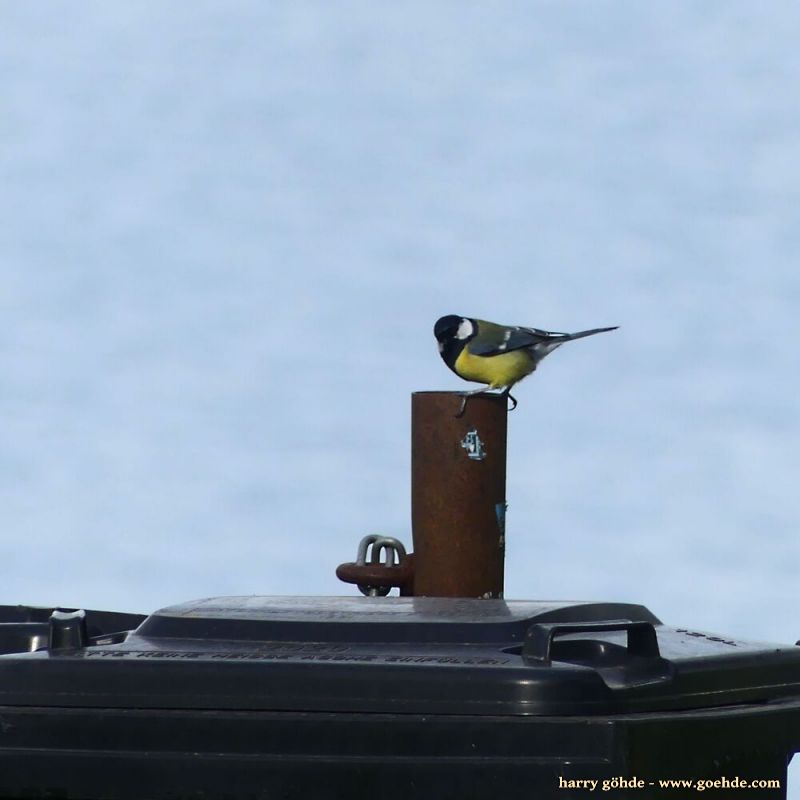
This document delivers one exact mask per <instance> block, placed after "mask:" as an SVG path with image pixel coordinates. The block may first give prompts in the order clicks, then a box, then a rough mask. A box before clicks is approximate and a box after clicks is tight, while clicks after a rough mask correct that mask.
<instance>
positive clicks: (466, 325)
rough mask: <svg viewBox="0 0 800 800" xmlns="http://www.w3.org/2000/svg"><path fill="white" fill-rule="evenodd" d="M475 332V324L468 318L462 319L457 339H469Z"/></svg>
mask: <svg viewBox="0 0 800 800" xmlns="http://www.w3.org/2000/svg"><path fill="white" fill-rule="evenodd" d="M473 333H475V326H474V325H473V324H472V322H471V321H470V320H468V319H462V320H461V324H460V325H459V326H458V330H457V331H456V339H469V337H470V336H472V334H473Z"/></svg>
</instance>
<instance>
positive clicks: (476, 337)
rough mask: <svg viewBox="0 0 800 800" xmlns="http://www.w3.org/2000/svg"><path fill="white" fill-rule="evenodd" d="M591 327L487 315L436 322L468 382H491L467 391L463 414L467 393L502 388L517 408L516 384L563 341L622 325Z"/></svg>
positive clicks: (449, 357) (446, 354)
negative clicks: (546, 327) (563, 328)
mask: <svg viewBox="0 0 800 800" xmlns="http://www.w3.org/2000/svg"><path fill="white" fill-rule="evenodd" d="M618 327H619V326H618V325H615V326H614V327H612V328H592V329H591V330H588V331H579V332H578V333H552V332H550V331H542V330H539V329H538V328H522V327H519V326H512V325H497V324H495V323H494V322H486V321H485V320H482V319H472V318H471V317H459V316H458V315H457V314H448V315H447V316H446V317H441V318H440V319H438V320H437V321H436V324H435V325H434V326H433V335H434V336H435V337H436V339H437V341H438V342H439V353H440V354H441V356H442V359H443V360H444V363H445V364H447V366H448V367H450V369H451V370H453V372H455V374H456V375H458V376H459V377H460V378H463V379H464V380H466V381H475V382H476V383H485V384H486V386H484V387H481V388H480V389H475V390H474V391H471V392H465V394H464V399H463V401H462V404H461V410H460V411H459V416H460V415H461V414H463V412H464V408H465V406H466V402H467V397H468V396H469V395H473V394H480V393H482V392H486V391H489V390H490V389H502V392H501V394H504V395H506V396H507V397H508V398H509V399H510V400H511V402H512V403H513V405H512V406H511V408H512V409H513V408H516V406H517V401H516V399H515V398H514V397H512V396H511V394H510V392H511V387H512V386H514V384H515V383H518V382H519V381H521V380H522V379H523V378H524V377H526V376H527V375H530V374H531V372H533V371H534V370H535V369H536V367H537V366H538V364H539V362H540V361H541V360H542V359H543V358H544V357H545V356H546V355H548V354H549V353H552V352H553V350H555V349H556V348H557V347H561V345H562V344H564V342H570V341H572V340H573V339H582V338H583V337H584V336H594V334H596V333H605V332H606V331H614V330H616V329H617V328H618Z"/></svg>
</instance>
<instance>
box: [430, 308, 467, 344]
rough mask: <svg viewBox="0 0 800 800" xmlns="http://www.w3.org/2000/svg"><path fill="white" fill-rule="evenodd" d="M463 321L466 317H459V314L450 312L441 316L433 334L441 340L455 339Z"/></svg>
mask: <svg viewBox="0 0 800 800" xmlns="http://www.w3.org/2000/svg"><path fill="white" fill-rule="evenodd" d="M463 321H464V317H459V316H458V315H457V314H448V315H447V316H446V317H440V318H439V319H437V320H436V324H435V325H434V326H433V335H434V336H435V337H436V339H437V341H439V342H446V341H449V340H450V339H455V338H456V334H457V333H458V327H459V325H461V323H462V322H463Z"/></svg>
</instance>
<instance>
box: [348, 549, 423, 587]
mask: <svg viewBox="0 0 800 800" xmlns="http://www.w3.org/2000/svg"><path fill="white" fill-rule="evenodd" d="M336 577H337V578H339V580H340V581H344V582H345V583H355V584H357V585H358V586H376V587H386V588H388V589H391V588H393V587H397V588H399V589H400V594H401V595H404V596H405V595H410V594H413V582H414V554H413V553H410V554H409V555H407V556H406V557H405V558H404V559H403V561H402V562H401V563H400V564H396V565H395V566H392V567H387V566H385V565H384V564H356V563H355V562H354V561H352V562H349V563H347V564H339V566H338V567H336Z"/></svg>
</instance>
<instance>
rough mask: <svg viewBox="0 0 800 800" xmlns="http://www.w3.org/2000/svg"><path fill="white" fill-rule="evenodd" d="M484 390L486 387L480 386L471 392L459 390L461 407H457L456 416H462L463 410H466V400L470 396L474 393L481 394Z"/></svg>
mask: <svg viewBox="0 0 800 800" xmlns="http://www.w3.org/2000/svg"><path fill="white" fill-rule="evenodd" d="M486 391H488V387H487V386H482V387H481V388H480V389H473V390H472V391H471V392H461V407H460V408H459V409H458V413H457V414H456V418H458V417H463V416H464V412H465V411H466V410H467V400H469V398H470V397H472V396H473V395H476V394H483V393H484V392H486Z"/></svg>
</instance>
